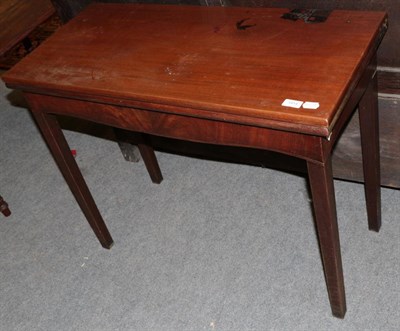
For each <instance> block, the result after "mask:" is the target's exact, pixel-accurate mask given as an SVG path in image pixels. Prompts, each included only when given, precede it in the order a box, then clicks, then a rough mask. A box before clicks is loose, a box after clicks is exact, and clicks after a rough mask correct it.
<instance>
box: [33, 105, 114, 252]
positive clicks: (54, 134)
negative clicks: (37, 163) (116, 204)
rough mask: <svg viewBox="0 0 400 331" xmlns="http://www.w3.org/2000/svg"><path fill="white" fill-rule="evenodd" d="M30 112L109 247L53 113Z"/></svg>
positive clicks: (102, 242)
mask: <svg viewBox="0 0 400 331" xmlns="http://www.w3.org/2000/svg"><path fill="white" fill-rule="evenodd" d="M32 114H33V115H34V117H35V119H36V122H37V124H38V126H39V128H40V130H41V132H42V134H43V137H44V139H45V141H46V143H47V145H48V147H49V148H50V151H51V153H52V154H53V157H54V159H55V161H56V163H57V165H58V167H59V168H60V171H61V173H62V174H63V175H64V178H65V180H66V182H67V184H68V185H69V188H70V189H71V191H72V193H73V194H74V196H75V198H76V200H77V202H78V203H79V206H80V207H81V209H82V211H83V213H84V214H85V216H86V218H87V220H88V222H89V224H90V226H91V227H92V229H93V231H94V233H95V235H96V236H97V238H98V240H99V241H100V243H101V245H102V246H103V247H104V248H111V246H112V244H113V240H112V238H111V235H110V233H109V231H108V229H107V226H106V224H105V223H104V220H103V218H102V217H101V215H100V212H99V210H98V208H97V206H96V203H95V202H94V200H93V197H92V195H91V193H90V191H89V188H88V187H87V185H86V182H85V180H84V179H83V176H82V173H81V171H80V170H79V167H78V165H77V164H76V161H75V160H74V158H73V156H72V154H71V151H70V148H69V146H68V143H67V141H66V140H65V137H64V134H63V132H62V130H61V128H60V126H59V124H58V121H57V119H56V117H55V115H50V114H44V113H42V112H40V111H35V109H32Z"/></svg>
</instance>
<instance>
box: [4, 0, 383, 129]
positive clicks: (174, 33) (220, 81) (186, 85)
mask: <svg viewBox="0 0 400 331" xmlns="http://www.w3.org/2000/svg"><path fill="white" fill-rule="evenodd" d="M288 11H289V10H288V9H282V8H281V9H279V8H278V9H277V8H242V7H195V6H171V5H168V6H164V5H138V4H100V3H98V4H92V5H90V6H88V7H87V9H85V10H84V11H83V12H82V13H81V14H80V15H78V16H77V17H76V18H75V19H73V20H72V21H70V23H68V24H66V25H65V26H63V27H62V28H60V29H59V30H58V31H57V32H56V33H55V34H54V35H53V36H51V37H50V38H49V39H48V40H47V41H46V42H45V43H44V44H42V45H41V46H40V47H39V48H38V49H36V50H35V51H34V52H33V53H32V54H30V55H29V56H28V57H26V58H25V59H23V60H22V61H21V62H20V63H19V64H17V65H16V66H15V67H14V68H13V69H11V70H10V71H9V72H7V73H6V74H5V75H4V76H3V79H4V81H5V82H6V83H7V85H8V86H10V87H13V88H19V89H22V90H25V91H30V92H36V93H41V94H50V95H56V96H65V97H72V98H77V99H83V100H92V101H99V102H104V100H107V102H109V103H114V104H118V105H132V104H135V102H137V103H138V104H140V106H141V107H143V108H147V109H154V110H157V111H165V112H174V113H178V114H183V115H189V116H197V117H204V118H213V119H215V120H222V121H233V122H238V123H246V124H250V125H257V126H266V127H271V128H276V129H284V130H290V131H296V132H302V133H310V134H315V135H320V136H329V134H330V132H331V131H332V129H333V127H334V123H335V120H336V118H337V115H338V113H339V112H340V111H341V109H342V107H343V106H344V103H345V102H346V99H347V98H348V96H349V95H350V94H351V92H352V91H351V89H352V88H354V86H355V83H356V80H357V79H358V78H359V77H360V75H361V73H360V70H361V69H360V65H361V63H364V62H365V59H366V57H367V56H369V55H370V54H371V53H370V51H371V50H372V51H373V50H374V49H376V47H377V46H378V43H379V39H380V36H381V34H380V30H381V29H384V28H385V25H386V14H385V13H383V12H363V11H339V10H337V11H332V12H331V13H330V15H329V16H328V18H327V20H326V21H325V22H322V23H314V24H307V23H305V22H304V21H303V20H297V21H291V20H286V19H282V18H281V16H282V15H283V14H284V13H287V12H288ZM286 99H289V100H297V101H301V102H312V103H315V104H311V106H316V107H317V106H318V108H317V109H306V108H303V105H304V104H303V105H302V106H300V108H292V107H290V105H289V107H288V106H283V105H282V103H283V102H284V101H285V100H286Z"/></svg>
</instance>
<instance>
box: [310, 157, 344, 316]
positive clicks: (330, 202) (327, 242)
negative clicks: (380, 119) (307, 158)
mask: <svg viewBox="0 0 400 331" xmlns="http://www.w3.org/2000/svg"><path fill="white" fill-rule="evenodd" d="M307 168H308V176H309V181H310V187H311V193H312V199H313V205H314V213H315V223H316V227H317V233H318V239H319V245H320V249H321V255H322V261H323V265H324V272H325V280H326V284H327V287H328V294H329V301H330V303H331V309H332V313H333V315H334V316H336V317H340V318H343V317H344V315H345V313H346V298H345V291H344V280H343V270H342V258H341V253H340V242H339V231H338V224H337V216H336V202H335V192H334V187H333V178H332V163H331V159H330V157H329V158H328V160H327V161H326V162H325V164H320V163H313V162H307Z"/></svg>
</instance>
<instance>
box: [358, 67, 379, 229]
mask: <svg viewBox="0 0 400 331" xmlns="http://www.w3.org/2000/svg"><path fill="white" fill-rule="evenodd" d="M377 85H378V84H377V75H376V74H375V76H374V78H373V79H372V80H371V82H370V84H369V86H368V88H367V90H366V91H365V94H364V96H363V97H362V98H361V101H360V103H359V105H358V112H359V118H360V133H361V148H362V158H363V169H364V182H365V185H364V187H365V199H366V204H367V214H368V227H369V229H370V230H374V231H377V232H378V231H379V229H380V227H381V178H380V160H379V119H378V93H377Z"/></svg>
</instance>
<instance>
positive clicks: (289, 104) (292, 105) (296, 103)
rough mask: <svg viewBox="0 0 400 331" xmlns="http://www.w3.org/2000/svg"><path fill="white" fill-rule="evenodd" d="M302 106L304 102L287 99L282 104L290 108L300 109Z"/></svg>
mask: <svg viewBox="0 0 400 331" xmlns="http://www.w3.org/2000/svg"><path fill="white" fill-rule="evenodd" d="M302 104H303V101H299V100H292V99H286V100H285V101H283V102H282V106H284V107H290V108H300V107H301V105H302Z"/></svg>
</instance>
